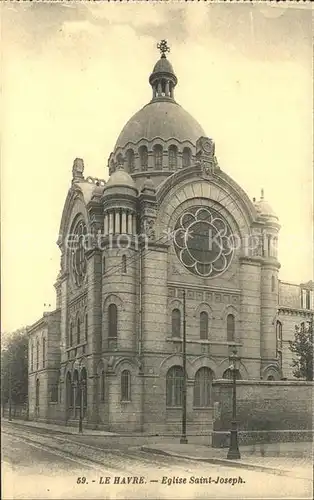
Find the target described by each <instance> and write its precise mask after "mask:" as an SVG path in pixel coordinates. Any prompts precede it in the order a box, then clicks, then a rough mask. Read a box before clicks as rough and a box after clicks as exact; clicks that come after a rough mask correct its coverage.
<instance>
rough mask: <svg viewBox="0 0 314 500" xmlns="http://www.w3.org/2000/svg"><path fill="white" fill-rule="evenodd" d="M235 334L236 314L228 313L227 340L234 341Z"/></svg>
mask: <svg viewBox="0 0 314 500" xmlns="http://www.w3.org/2000/svg"><path fill="white" fill-rule="evenodd" d="M234 334H235V321H234V316H233V314H228V316H227V341H228V342H234V340H235V338H234Z"/></svg>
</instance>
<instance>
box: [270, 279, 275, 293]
mask: <svg viewBox="0 0 314 500" xmlns="http://www.w3.org/2000/svg"><path fill="white" fill-rule="evenodd" d="M275 290H276V278H275V276H272V277H271V291H272V292H274V291H275Z"/></svg>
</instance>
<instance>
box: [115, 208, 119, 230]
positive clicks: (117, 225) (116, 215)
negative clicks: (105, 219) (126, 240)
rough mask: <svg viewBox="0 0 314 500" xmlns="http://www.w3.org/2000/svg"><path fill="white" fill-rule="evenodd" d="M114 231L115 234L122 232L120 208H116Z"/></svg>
mask: <svg viewBox="0 0 314 500" xmlns="http://www.w3.org/2000/svg"><path fill="white" fill-rule="evenodd" d="M114 232H115V234H117V233H120V212H119V210H116V212H115V228H114Z"/></svg>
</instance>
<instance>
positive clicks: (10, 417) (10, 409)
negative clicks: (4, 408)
mask: <svg viewBox="0 0 314 500" xmlns="http://www.w3.org/2000/svg"><path fill="white" fill-rule="evenodd" d="M11 420H12V366H11V360H10V361H9V421H10V422H11Z"/></svg>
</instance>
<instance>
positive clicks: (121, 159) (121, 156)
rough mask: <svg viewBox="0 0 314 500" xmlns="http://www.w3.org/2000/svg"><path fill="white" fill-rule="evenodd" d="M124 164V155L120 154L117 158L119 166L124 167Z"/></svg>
mask: <svg viewBox="0 0 314 500" xmlns="http://www.w3.org/2000/svg"><path fill="white" fill-rule="evenodd" d="M123 163H124V158H123V155H122V153H119V154H118V156H117V164H118V166H119V165H123Z"/></svg>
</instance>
